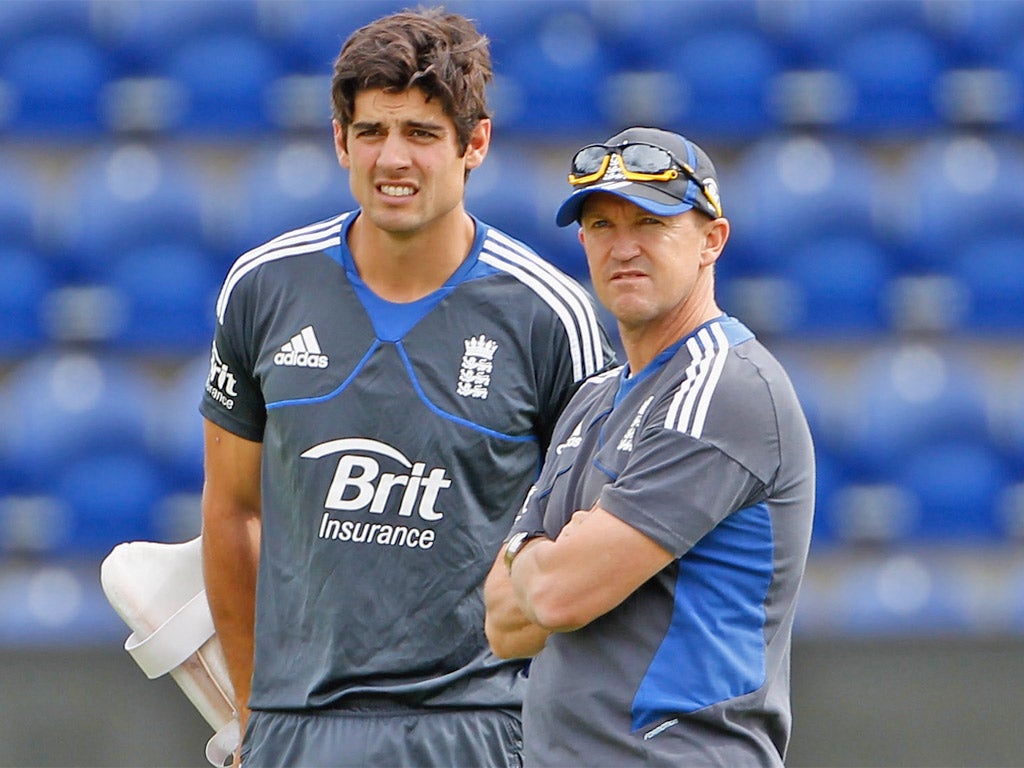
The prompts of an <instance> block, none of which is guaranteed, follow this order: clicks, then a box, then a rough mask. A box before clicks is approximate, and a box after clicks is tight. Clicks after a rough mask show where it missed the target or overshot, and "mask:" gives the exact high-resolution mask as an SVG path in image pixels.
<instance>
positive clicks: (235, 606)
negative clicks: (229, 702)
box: [203, 515, 259, 728]
mask: <svg viewBox="0 0 1024 768" xmlns="http://www.w3.org/2000/svg"><path fill="white" fill-rule="evenodd" d="M258 526H259V520H258V519H249V520H245V519H224V518H222V517H218V516H216V515H207V516H205V518H204V522H203V578H204V581H205V583H206V597H207V601H208V602H209V604H210V613H211V614H212V615H213V623H214V627H215V628H216V630H217V637H218V639H219V641H220V644H221V648H222V649H223V651H224V659H225V661H226V662H227V666H228V673H229V674H230V676H231V684H232V686H233V687H234V689H235V702H236V707H237V708H238V713H239V722H240V724H241V726H242V727H243V728H244V726H245V721H246V720H247V719H248V711H249V710H248V702H249V693H250V687H251V681H252V670H253V633H254V625H255V611H256V570H257V566H258V562H259V527H258Z"/></svg>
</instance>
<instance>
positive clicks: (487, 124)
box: [465, 117, 491, 171]
mask: <svg viewBox="0 0 1024 768" xmlns="http://www.w3.org/2000/svg"><path fill="white" fill-rule="evenodd" d="M490 146H491V120H490V118H488V117H485V118H483V119H482V120H481V121H480V122H478V123H477V124H476V127H475V128H473V132H472V133H471V134H470V135H469V143H468V144H467V145H466V155H465V157H466V170H467V171H471V170H473V169H474V168H477V167H479V165H480V164H481V163H482V162H483V161H484V158H485V157H487V150H488V149H489V148H490Z"/></svg>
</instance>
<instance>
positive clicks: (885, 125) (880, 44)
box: [835, 27, 949, 136]
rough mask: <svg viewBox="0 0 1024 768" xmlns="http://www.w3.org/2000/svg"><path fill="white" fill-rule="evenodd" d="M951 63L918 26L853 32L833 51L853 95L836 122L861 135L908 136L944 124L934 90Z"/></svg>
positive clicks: (839, 70)
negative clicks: (851, 103)
mask: <svg viewBox="0 0 1024 768" xmlns="http://www.w3.org/2000/svg"><path fill="white" fill-rule="evenodd" d="M947 66H949V62H948V61H947V60H946V58H945V57H944V54H943V51H942V49H941V48H940V46H939V45H938V43H936V42H935V41H934V40H933V39H932V37H931V36H930V35H929V34H928V33H927V32H924V31H921V30H918V29H909V28H897V27H888V28H884V29H877V30H871V31H868V32H864V33H862V34H859V35H853V36H852V37H851V38H849V39H847V40H846V41H844V42H843V43H841V44H840V46H839V49H838V50H837V52H836V54H835V70H836V71H837V72H838V73H839V74H840V75H842V76H843V77H845V78H847V79H848V80H849V81H850V85H851V86H852V93H853V96H854V103H853V108H852V110H851V112H850V113H849V115H848V116H846V117H845V119H840V120H839V121H838V122H837V125H838V127H840V128H842V129H845V130H847V131H850V132H852V133H853V134H854V135H858V136H863V135H902V136H909V135H913V134H916V133H919V132H921V131H922V130H928V129H933V128H938V127H940V126H941V125H942V117H941V115H940V113H939V109H938V105H937V104H936V103H935V101H934V98H933V94H934V92H935V90H936V87H937V85H938V83H939V79H940V77H941V76H942V74H943V72H944V71H945V70H946V68H947Z"/></svg>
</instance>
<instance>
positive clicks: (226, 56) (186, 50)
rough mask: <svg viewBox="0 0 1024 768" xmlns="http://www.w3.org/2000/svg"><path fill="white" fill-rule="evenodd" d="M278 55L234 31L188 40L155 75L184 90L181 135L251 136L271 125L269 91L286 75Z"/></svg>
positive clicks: (257, 40) (259, 41)
mask: <svg viewBox="0 0 1024 768" xmlns="http://www.w3.org/2000/svg"><path fill="white" fill-rule="evenodd" d="M277 55H278V54H277V50H276V49H275V47H274V46H273V45H272V44H269V43H267V42H265V41H264V40H262V39H261V38H259V37H255V36H253V35H251V34H245V33H238V32H223V33H210V34H207V35H202V36H200V35H195V36H192V37H189V38H187V39H186V40H185V41H184V42H182V43H181V44H180V45H179V46H178V47H176V48H175V49H174V50H173V51H172V52H171V54H170V58H169V60H168V61H167V64H166V66H165V67H161V68H160V69H159V70H158V71H157V74H158V75H159V76H162V77H165V78H167V79H168V80H169V81H171V82H173V83H175V84H177V85H178V86H180V87H181V88H182V92H183V95H184V100H185V101H184V109H183V113H182V114H181V116H180V118H179V120H178V122H177V124H175V125H172V126H171V130H174V131H176V132H178V133H180V134H185V135H197V136H220V137H224V136H231V137H237V136H252V135H259V134H260V133H265V132H266V131H268V130H269V129H270V128H271V127H272V126H273V119H272V111H271V105H270V104H269V101H268V98H269V87H270V85H271V84H272V83H274V82H275V81H276V80H277V79H278V78H280V77H281V76H282V75H283V74H284V73H285V70H284V68H283V66H282V64H281V62H280V61H278V58H277Z"/></svg>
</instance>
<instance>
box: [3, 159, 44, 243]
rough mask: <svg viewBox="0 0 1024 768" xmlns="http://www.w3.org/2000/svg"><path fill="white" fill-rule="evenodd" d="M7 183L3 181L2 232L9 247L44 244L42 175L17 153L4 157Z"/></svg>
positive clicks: (5, 180)
mask: <svg viewBox="0 0 1024 768" xmlns="http://www.w3.org/2000/svg"><path fill="white" fill-rule="evenodd" d="M0 167H2V168H3V169H4V183H3V184H0V232H3V244H4V245H5V246H7V247H9V248H15V247H20V248H29V249H33V248H35V247H39V246H41V244H42V243H43V238H42V237H41V236H40V233H39V232H38V229H37V228H38V226H39V225H38V223H37V220H38V219H39V218H40V217H39V211H40V207H41V206H40V203H41V199H40V188H41V184H40V178H39V173H38V172H37V170H36V169H35V168H34V167H33V166H32V165H31V164H30V163H27V162H25V161H24V160H23V159H22V158H20V157H18V155H16V154H14V153H13V152H9V151H7V152H4V153H3V155H2V156H0Z"/></svg>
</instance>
